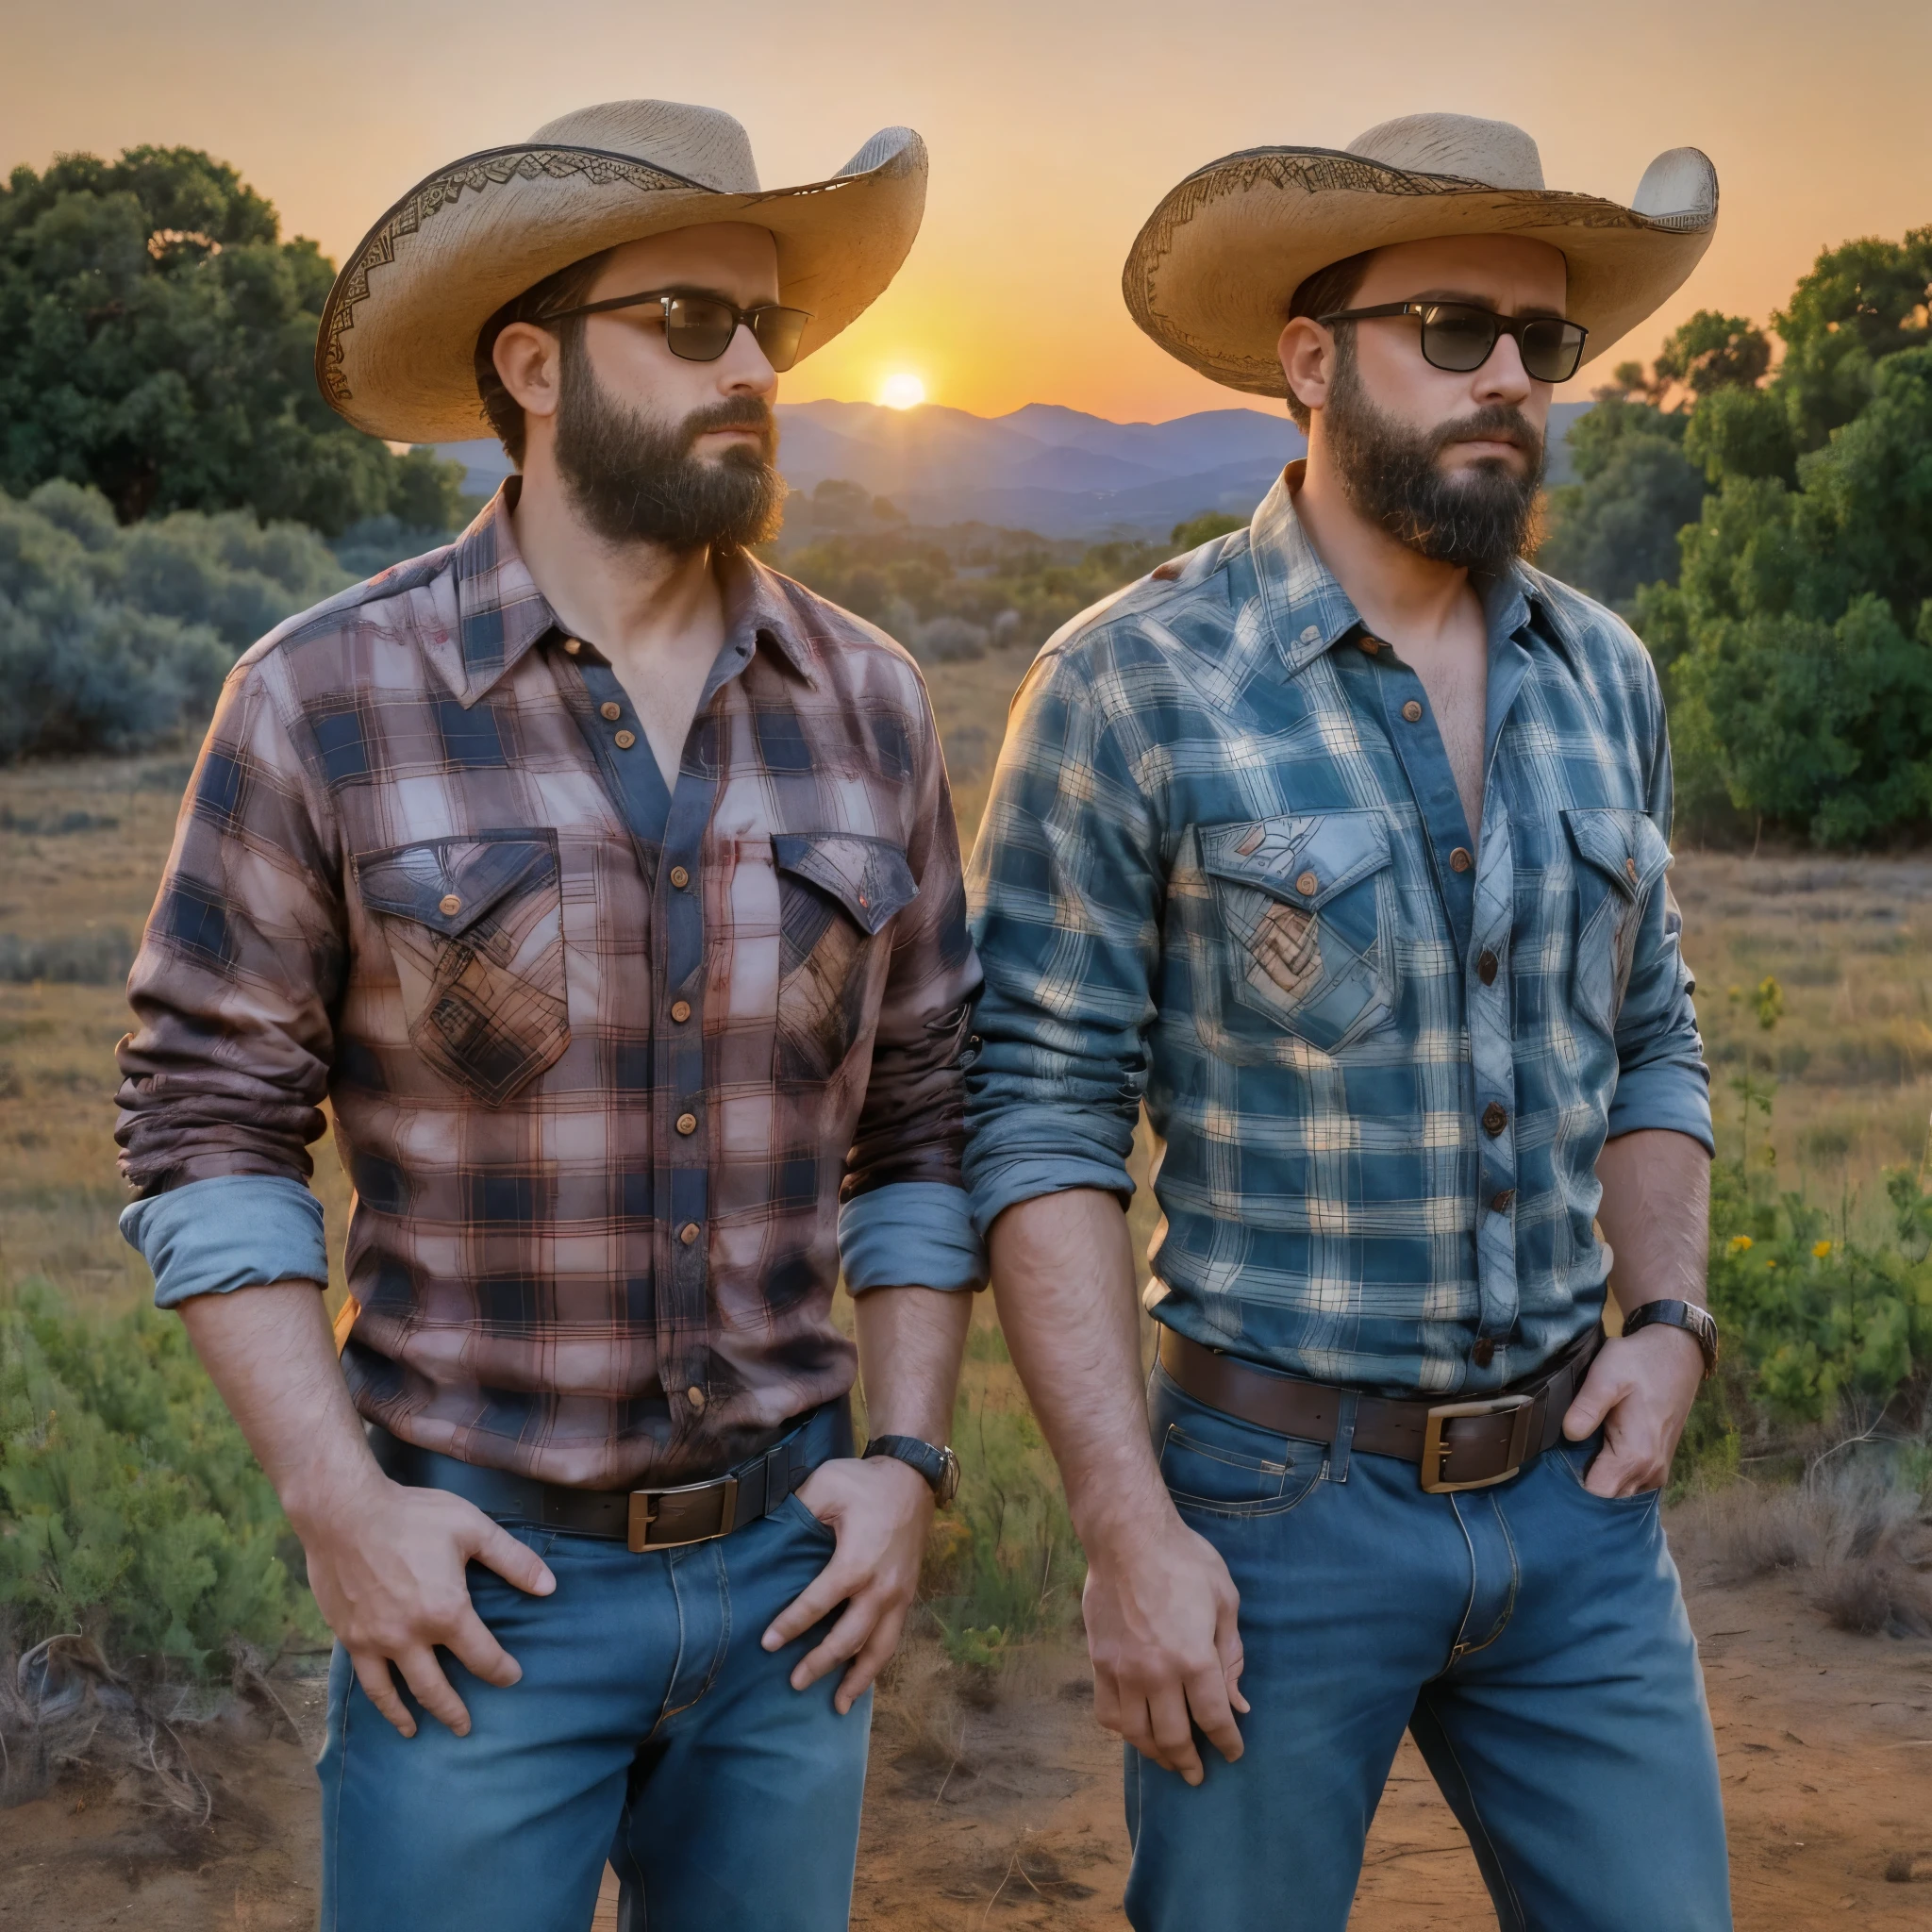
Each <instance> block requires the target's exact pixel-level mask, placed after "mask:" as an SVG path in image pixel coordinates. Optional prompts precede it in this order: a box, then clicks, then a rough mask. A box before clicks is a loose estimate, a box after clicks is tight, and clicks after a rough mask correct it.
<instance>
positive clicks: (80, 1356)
mask: <svg viewBox="0 0 1932 1932" xmlns="http://www.w3.org/2000/svg"><path fill="white" fill-rule="evenodd" d="M299 1552H300V1546H299V1544H297V1543H296V1542H295V1541H294V1539H293V1537H292V1536H291V1533H290V1531H289V1528H288V1524H287V1521H286V1519H285V1518H284V1517H283V1515H282V1512H281V1507H280V1505H279V1504H278V1503H277V1502H276V1500H275V1491H273V1489H271V1487H270V1486H269V1482H268V1479H267V1477H266V1476H264V1475H263V1474H262V1473H261V1471H260V1469H259V1467H258V1465H257V1463H256V1461H255V1458H254V1457H253V1456H252V1455H251V1454H250V1453H249V1450H248V1446H247V1444H246V1442H245V1441H243V1440H242V1432H241V1431H240V1429H238V1428H237V1427H236V1425H235V1424H234V1422H233V1421H232V1420H231V1419H230V1417H229V1415H228V1412H227V1410H226V1408H225V1407H224V1406H223V1404H222V1401H221V1398H220V1397H219V1396H218V1395H217V1394H216V1393H215V1391H214V1388H213V1385H212V1384H211V1383H210V1382H209V1381H208V1377H207V1376H206V1375H205V1374H203V1373H202V1370H201V1368H200V1365H199V1364H198V1363H197V1362H196V1361H195V1359H194V1357H193V1354H192V1351H191V1349H190V1347H189V1344H188V1340H187V1335H186V1331H185V1330H184V1329H183V1328H182V1326H181V1324H179V1323H178V1322H176V1321H173V1320H170V1319H167V1318H165V1317H163V1316H161V1315H158V1314H157V1313H156V1312H155V1311H154V1310H152V1309H146V1308H143V1309H139V1310H137V1311H135V1312H133V1313H131V1314H129V1315H126V1316H124V1317H122V1318H120V1319H119V1320H115V1321H96V1320H88V1319H84V1318H82V1317H79V1316H75V1315H73V1314H69V1313H67V1312H65V1311H63V1310H62V1309H61V1308H60V1307H58V1304H57V1303H56V1302H55V1301H54V1299H53V1298H52V1296H51V1294H49V1293H47V1292H45V1291H32V1290H30V1291H27V1292H25V1294H24V1295H23V1297H22V1299H21V1301H20V1303H19V1305H18V1306H17V1307H10V1308H7V1309H4V1310H0V1616H4V1618H5V1619H6V1620H7V1622H8V1624H9V1625H10V1629H9V1630H8V1637H9V1638H10V1640H11V1642H12V1643H13V1644H16V1645H18V1646H20V1647H21V1648H22V1649H25V1648H27V1647H29V1646H31V1645H33V1644H35V1643H38V1642H40V1641H42V1640H44V1639H46V1638H48V1637H52V1636H55V1635H57V1634H58V1633H59V1632H62V1631H81V1632H84V1633H85V1634H86V1635H88V1636H89V1637H90V1638H92V1640H93V1641H95V1642H97V1643H98V1644H99V1645H100V1647H101V1649H102V1650H103V1651H104V1652H105V1653H106V1654H107V1655H108V1657H112V1658H114V1659H116V1660H117V1661H120V1660H123V1659H129V1658H141V1659H144V1660H146V1662H147V1664H148V1666H149V1668H150V1669H151V1670H153V1671H155V1672H157V1673H159V1672H164V1671H167V1670H170V1669H172V1670H174V1671H175V1672H177V1673H179V1672H186V1673H188V1674H192V1675H195V1676H206V1675H208V1674H209V1672H210V1668H211V1666H213V1665H214V1664H215V1663H216V1661H217V1660H218V1659H219V1658H220V1657H221V1656H222V1653H223V1651H224V1649H225V1645H226V1644H227V1643H228V1641H229V1640H230V1639H231V1638H235V1637H239V1638H241V1639H242V1640H243V1641H247V1642H250V1643H254V1644H257V1645H259V1646H261V1647H262V1648H264V1649H267V1650H271V1651H273V1650H277V1649H279V1648H280V1647H281V1646H282V1645H283V1644H284V1643H285V1642H286V1641H288V1640H289V1638H290V1637H291V1635H300V1636H303V1637H307V1638H308V1639H310V1640H313V1641H319V1640H320V1638H321V1635H322V1626H321V1624H320V1621H319V1619H318V1617H317V1614H316V1611H315V1607H314V1605H313V1602H312V1600H311V1599H310V1598H309V1596H308V1591H307V1590H306V1588H304V1586H303V1585H302V1583H301V1582H300V1581H299V1580H298V1577H297V1576H296V1574H294V1573H293V1570H292V1568H291V1559H292V1561H293V1563H295V1564H299V1560H300V1557H299Z"/></svg>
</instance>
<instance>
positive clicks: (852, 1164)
mask: <svg viewBox="0 0 1932 1932" xmlns="http://www.w3.org/2000/svg"><path fill="white" fill-rule="evenodd" d="M919 697H920V706H921V710H920V719H919V729H918V730H917V731H916V732H915V733H914V736H913V770H914V782H915V784H916V787H917V794H916V798H915V803H914V808H913V815H912V828H911V833H910V836H909V838H908V844H907V852H906V859H907V864H908V867H909V868H910V870H911V874H912V877H913V880H914V882H915V884H916V885H917V888H918V891H917V892H916V894H915V895H914V897H913V899H912V900H911V902H910V903H909V904H908V906H907V907H906V908H904V909H903V910H902V911H901V912H900V913H899V914H898V916H897V918H896V919H895V920H894V921H893V924H892V933H891V946H892V952H891V964H890V966H889V967H888V970H887V975H886V986H885V992H884V994H883V996H882V998H881V1000H880V1003H879V1014H878V1022H877V1028H876V1031H875V1033H874V1040H873V1052H872V1072H871V1075H870V1078H869V1081H868V1084H867V1087H866V1092H865V1100H864V1103H863V1104H862V1106H861V1107H860V1109H859V1116H858V1128H857V1130H856V1132H855V1135H854V1138H853V1143H852V1149H851V1152H850V1154H849V1155H848V1156H847V1158H846V1172H845V1180H844V1184H843V1187H842V1188H841V1192H840V1209H839V1260H840V1266H841V1270H842V1272H843V1274H844V1276H845V1286H846V1287H847V1289H849V1290H850V1291H852V1292H853V1293H854V1294H862V1293H864V1292H865V1291H866V1290H868V1289H873V1288H908V1287H912V1288H936V1289H948V1290H950V1289H976V1288H983V1287H984V1286H985V1285H986V1261H985V1257H984V1252H983V1250H982V1247H981V1243H980V1241H979V1238H978V1236H977V1235H976V1234H975V1233H974V1227H973V1218H972V1215H971V1213H970V1211H969V1208H968V1204H967V1198H966V1190H965V1183H964V1177H963V1174H962V1169H961V1158H962V1155H963V1151H964V1141H965V1133H966V1128H965V1107H964V1092H963V1087H962V1060H963V1057H964V1052H965V1044H966V1033H967V1028H968V1025H969V1024H970V1023H971V1020H972V1017H973V1000H974V994H975V993H976V992H977V991H978V989H979V962H978V960H977V958H975V957H974V950H973V941H972V938H971V936H970V935H969V934H968V932H967V929H966V886H965V880H964V878H963V877H962V875H961V871H960V863H959V830H958V824H957V822H956V820H955V819H954V816H953V797H952V791H951V789H950V787H949V786H948V784H947V782H946V768H945V760H944V758H943V757H942V756H941V751H940V742H939V732H938V729H937V727H936V725H935V724H934V723H933V718H932V711H931V708H930V705H929V704H928V703H927V702H926V700H925V694H924V687H921V689H920V692H919Z"/></svg>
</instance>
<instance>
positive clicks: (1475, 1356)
mask: <svg viewBox="0 0 1932 1932" xmlns="http://www.w3.org/2000/svg"><path fill="white" fill-rule="evenodd" d="M1469 1358H1470V1360H1471V1361H1473V1362H1474V1364H1475V1365H1476V1367H1477V1368H1479V1369H1486V1368H1488V1367H1489V1365H1490V1364H1491V1362H1492V1361H1494V1360H1495V1358H1496V1344H1495V1343H1494V1342H1493V1341H1491V1340H1490V1338H1489V1337H1488V1336H1487V1335H1479V1336H1477V1337H1476V1342H1475V1346H1474V1348H1473V1349H1471V1350H1470V1352H1469Z"/></svg>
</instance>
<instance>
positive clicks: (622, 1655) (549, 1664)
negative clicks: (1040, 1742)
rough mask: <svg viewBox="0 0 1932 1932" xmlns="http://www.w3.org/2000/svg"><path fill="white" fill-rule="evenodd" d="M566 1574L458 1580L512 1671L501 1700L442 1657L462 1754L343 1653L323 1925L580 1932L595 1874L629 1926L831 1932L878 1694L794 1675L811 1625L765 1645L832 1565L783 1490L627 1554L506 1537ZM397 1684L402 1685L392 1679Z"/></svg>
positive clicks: (366, 1930)
mask: <svg viewBox="0 0 1932 1932" xmlns="http://www.w3.org/2000/svg"><path fill="white" fill-rule="evenodd" d="M508 1528H509V1529H510V1531H511V1534H513V1535H514V1536H516V1537H518V1538H519V1539H520V1540H521V1541H524V1542H525V1543H527V1544H528V1545H529V1546H530V1547H531V1548H532V1549H533V1550H536V1551H537V1552H538V1553H539V1554H540V1555H541V1557H543V1559H544V1561H545V1562H546V1563H548V1564H549V1565H550V1568H551V1570H552V1571H553V1572H554V1573H555V1574H556V1577H557V1590H556V1591H555V1593H554V1594H553V1595H551V1596H548V1597H534V1596H526V1595H525V1594H524V1592H523V1591H520V1590H518V1589H516V1588H515V1587H514V1586H513V1585H511V1584H508V1583H506V1582H504V1581H503V1579H502V1578H501V1577H499V1576H498V1575H497V1574H495V1573H494V1572H493V1571H490V1570H485V1569H482V1568H480V1567H479V1566H478V1565H476V1564H474V1563H473V1564H472V1565H471V1566H470V1577H469V1580H470V1593H471V1596H472V1597H473V1599H474V1600H475V1606H476V1610H477V1613H478V1615H480V1616H481V1617H482V1619H483V1621H484V1623H486V1624H488V1625H489V1626H490V1628H491V1630H492V1631H493V1632H494V1633H495V1635H496V1637H497V1639H498V1640H499V1641H501V1642H502V1644H503V1647H504V1648H505V1649H506V1650H507V1651H508V1652H509V1654H510V1655H511V1656H512V1657H515V1658H516V1660H517V1661H518V1662H519V1663H520V1664H522V1666H523V1668H524V1675H523V1681H522V1682H521V1683H519V1684H516V1685H514V1686H512V1687H511V1688H510V1689H509V1690H507V1691H500V1690H497V1689H496V1688H495V1687H494V1686H492V1685H489V1684H485V1683H483V1682H482V1681H480V1680H479V1679H478V1678H476V1677H474V1676H472V1675H471V1674H469V1673H468V1672H467V1671H465V1670H464V1669H463V1668H462V1666H461V1665H460V1664H458V1662H456V1661H455V1659H454V1658H452V1657H449V1655H448V1654H447V1653H446V1652H443V1653H439V1655H440V1657H441V1661H442V1664H443V1668H444V1670H445V1671H446V1672H447V1673H448V1674H449V1677H450V1681H451V1682H452V1683H453V1684H454V1685H455V1686H456V1689H457V1692H458V1695H459V1696H460V1697H461V1698H462V1699H463V1701H464V1703H465V1704H467V1705H468V1706H469V1707H470V1716H471V1720H472V1724H471V1730H470V1735H469V1736H468V1737H467V1738H458V1737H457V1736H455V1735H454V1734H453V1733H452V1732H450V1731H449V1730H447V1729H445V1728H444V1727H443V1725H441V1724H439V1723H438V1722H437V1721H436V1720H435V1719H434V1718H432V1717H430V1716H428V1715H427V1714H426V1713H425V1712H424V1711H423V1710H422V1709H421V1708H420V1707H418V1706H417V1705H416V1703H415V1701H414V1699H413V1698H408V1693H407V1691H406V1692H405V1693H404V1694H405V1698H406V1701H408V1703H409V1705H410V1708H411V1710H412V1711H413V1712H414V1714H415V1716H416V1719H417V1723H418V1725H419V1728H418V1730H417V1733H416V1736H415V1737H414V1738H413V1739H406V1738H404V1737H403V1736H402V1735H401V1734H400V1733H399V1732H397V1731H396V1730H394V1729H393V1728H392V1727H391V1725H390V1724H389V1723H388V1722H387V1721H386V1720H385V1719H384V1718H383V1717H382V1715H381V1713H380V1712H378V1711H377V1710H376V1708H375V1706H374V1705H372V1704H371V1703H370V1702H369V1700H368V1699H367V1697H365V1696H364V1695H363V1693H362V1690H361V1687H360V1686H359V1685H358V1683H357V1681H356V1675H355V1672H354V1670H353V1669H352V1667H351V1666H350V1663H349V1659H348V1657H347V1656H346V1655H345V1654H344V1652H343V1651H342V1650H341V1647H340V1645H339V1646H338V1647H337V1650H336V1655H335V1661H334V1663H333V1665H332V1667H331V1669H330V1673H329V1705H328V1738H327V1742H326V1743H325V1745H324V1747H323V1753H322V1762H321V1766H320V1770H321V1774H322V1807H323V1808H322V1817H323V1847H322V1849H323V1876H322V1927H323V1932H436V1928H441V1927H445V1926H447V1927H457V1926H460V1927H462V1932H587V1928H588V1927H589V1925H590V1923H591V1912H592V1911H593V1909H594V1908H595V1905H596V1899H597V1888H598V1884H599V1882H600V1879H601V1877H602V1874H603V1870H604V1862H605V1860H606V1858H608V1859H609V1860H610V1862H611V1863H612V1864H613V1865H614V1866H615V1867H616V1869H617V1874H618V1876H619V1879H620V1880H621V1881H622V1885H623V1890H624V1894H625V1907H624V1912H623V1914H622V1915H621V1916H620V1924H622V1925H623V1926H624V1928H625V1932H645V1928H646V1927H648V1928H649V1932H699V1928H703V1932H728V1928H736V1927H744V1928H747V1932H749V1928H752V1927H756V1928H757V1932H842V1928H843V1927H844V1925H845V1923H846V1920H847V1918H848V1917H849V1915H850V1911H851V1903H852V1868H853V1862H854V1858H855V1857H856V1854H857V1852H858V1807H859V1799H860V1796H861V1795H862V1793H863V1790H864V1787H865V1752H866V1741H867V1735H868V1732H869V1730H870V1727H871V1719H872V1699H871V1694H870V1693H869V1692H868V1693H867V1695H866V1696H865V1697H864V1698H863V1699H862V1700H861V1701H860V1702H859V1703H858V1704H856V1705H855V1706H854V1707H853V1708H852V1713H851V1715H850V1716H848V1717H842V1718H841V1716H839V1714H838V1713H837V1712H836V1711H835V1710H834V1709H833V1707H832V1692H833V1691H834V1689H835V1688H836V1686H837V1684H838V1682H839V1677H840V1673H839V1672H838V1671H833V1672H832V1673H831V1674H829V1675H827V1676H824V1677H822V1678H820V1679H819V1681H818V1682H817V1683H816V1684H814V1685H813V1686H812V1687H811V1688H810V1690H808V1691H794V1690H792V1689H791V1685H790V1684H789V1683H788V1682H787V1678H788V1677H789V1675H790V1674H791V1671H792V1669H793V1668H794V1666H795V1665H796V1664H797V1662H798V1660H799V1658H800V1657H803V1656H804V1655H805V1653H806V1652H807V1651H808V1650H809V1649H810V1648H811V1646H812V1645H813V1644H814V1643H815V1642H817V1641H818V1640H819V1638H820V1637H821V1636H823V1634H824V1626H821V1628H820V1629H818V1630H816V1631H812V1632H808V1634H807V1635H806V1636H804V1637H801V1638H799V1639H797V1640H796V1641H793V1642H791V1643H790V1644H787V1645H786V1646H785V1647H784V1648H783V1649H782V1650H778V1651H774V1652H769V1653H768V1652H766V1651H763V1650H761V1649H759V1647H758V1639H759V1638H760V1637H761V1636H762V1635H763V1634H764V1630H765V1627H766V1625H767V1624H769V1623H770V1622H771V1620H772V1619H773V1617H774V1616H775V1615H776V1614H777V1613H778V1611H779V1610H780V1609H782V1608H783V1607H784V1606H785V1605H787V1604H789V1603H790V1602H791V1600H792V1598H793V1597H795V1596H796V1595H797V1594H798V1593H799V1591H802V1590H803V1589H804V1588H805V1587H806V1585H807V1584H808V1583H809V1582H810V1581H811V1579H812V1578H813V1577H814V1576H815V1575H817V1574H818V1573H819V1571H820V1570H822V1569H823V1568H824V1563H825V1559H826V1557H829V1556H830V1555H831V1553H832V1549H833V1547H834V1543H833V1537H832V1534H831V1532H830V1531H829V1530H828V1529H826V1528H825V1527H824V1525H823V1524H821V1523H820V1522H819V1521H818V1519H817V1518H816V1517H815V1516H813V1515H812V1513H811V1511H810V1510H809V1509H808V1508H807V1507H805V1505H804V1504H803V1503H801V1502H800V1501H799V1500H798V1498H797V1497H796V1496H792V1497H791V1498H790V1499H789V1500H788V1501H787V1502H786V1503H784V1504H783V1505H782V1506H781V1507H779V1508H778V1509H777V1510H776V1511H775V1512H774V1514H772V1515H771V1516H768V1517H765V1518H763V1519H762V1520H761V1521H759V1522H757V1523H752V1524H746V1525H745V1526H744V1527H743V1528H742V1529H739V1530H735V1531H733V1533H732V1534H731V1535H729V1536H727V1537H721V1538H719V1539H717V1540H716V1541H712V1542H706V1543H694V1544H691V1545H690V1546H689V1547H687V1548H685V1549H679V1550H665V1551H652V1552H649V1553H647V1554H645V1555H642V1556H634V1555H632V1553H631V1552H630V1551H629V1550H628V1549H626V1548H625V1546H624V1544H622V1543H617V1542H606V1541H599V1540H597V1539H595V1538H591V1537H581V1536H565V1535H559V1534H557V1533H555V1532H553V1531H549V1530H537V1529H531V1528H528V1527H527V1526H525V1525H520V1524H508ZM397 1681H398V1684H399V1685H400V1682H401V1680H400V1678H398V1680H397Z"/></svg>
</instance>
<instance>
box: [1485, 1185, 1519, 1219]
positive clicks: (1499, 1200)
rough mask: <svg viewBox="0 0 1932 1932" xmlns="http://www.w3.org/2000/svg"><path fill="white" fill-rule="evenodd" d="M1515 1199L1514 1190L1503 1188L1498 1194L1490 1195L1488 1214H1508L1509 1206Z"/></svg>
mask: <svg viewBox="0 0 1932 1932" xmlns="http://www.w3.org/2000/svg"><path fill="white" fill-rule="evenodd" d="M1515 1198H1516V1190H1515V1189H1514V1188H1504V1189H1503V1190H1501V1191H1500V1192H1497V1193H1494V1194H1491V1196H1490V1212H1491V1214H1507V1213H1508V1211H1509V1204H1510V1202H1512V1201H1513V1200H1515Z"/></svg>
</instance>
